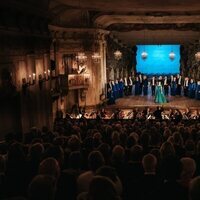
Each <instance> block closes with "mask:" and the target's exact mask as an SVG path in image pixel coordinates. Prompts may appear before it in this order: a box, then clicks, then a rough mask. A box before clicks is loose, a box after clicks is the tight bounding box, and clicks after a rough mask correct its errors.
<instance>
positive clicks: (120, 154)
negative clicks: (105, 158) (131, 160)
mask: <svg viewBox="0 0 200 200" xmlns="http://www.w3.org/2000/svg"><path fill="white" fill-rule="evenodd" d="M124 156H125V151H124V148H123V147H122V146H121V145H116V146H115V147H114V148H113V150H112V159H113V160H114V161H123V160H124Z"/></svg>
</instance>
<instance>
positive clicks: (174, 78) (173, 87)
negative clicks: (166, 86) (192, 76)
mask: <svg viewBox="0 0 200 200" xmlns="http://www.w3.org/2000/svg"><path fill="white" fill-rule="evenodd" d="M176 88H177V84H176V77H173V81H172V82H171V95H172V96H176Z"/></svg>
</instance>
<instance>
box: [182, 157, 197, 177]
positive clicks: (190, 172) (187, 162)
mask: <svg viewBox="0 0 200 200" xmlns="http://www.w3.org/2000/svg"><path fill="white" fill-rule="evenodd" d="M180 161H181V163H182V172H181V179H184V180H190V179H192V178H193V176H194V173H195V170H196V163H195V161H194V159H192V158H189V157H184V158H181V160H180Z"/></svg>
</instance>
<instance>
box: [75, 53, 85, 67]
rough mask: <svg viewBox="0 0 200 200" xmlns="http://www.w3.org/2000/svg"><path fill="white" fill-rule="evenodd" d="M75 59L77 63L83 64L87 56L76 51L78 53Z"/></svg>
mask: <svg viewBox="0 0 200 200" xmlns="http://www.w3.org/2000/svg"><path fill="white" fill-rule="evenodd" d="M76 59H77V61H78V63H79V64H82V65H83V64H85V62H86V61H87V56H86V55H85V53H83V52H81V53H78V55H77V56H76Z"/></svg>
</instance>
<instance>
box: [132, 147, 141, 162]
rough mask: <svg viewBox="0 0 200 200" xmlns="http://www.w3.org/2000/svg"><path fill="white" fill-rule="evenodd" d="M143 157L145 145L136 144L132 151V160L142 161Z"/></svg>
mask: <svg viewBox="0 0 200 200" xmlns="http://www.w3.org/2000/svg"><path fill="white" fill-rule="evenodd" d="M142 157H143V147H142V146H140V145H134V146H133V147H132V148H131V151H130V159H131V160H132V161H139V162H140V161H141V160H142Z"/></svg>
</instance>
